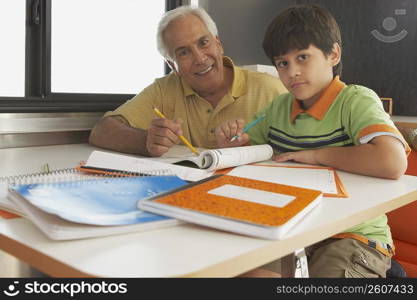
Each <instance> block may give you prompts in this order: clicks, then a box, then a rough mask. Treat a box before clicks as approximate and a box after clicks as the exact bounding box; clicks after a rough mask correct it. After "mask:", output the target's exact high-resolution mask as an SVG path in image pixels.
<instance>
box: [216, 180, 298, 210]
mask: <svg viewBox="0 0 417 300" xmlns="http://www.w3.org/2000/svg"><path fill="white" fill-rule="evenodd" d="M208 193H209V194H213V195H217V196H223V197H228V198H233V199H239V200H243V201H249V202H254V203H259V204H264V205H270V206H275V207H283V206H285V205H287V204H288V203H290V202H291V201H293V200H294V199H295V197H294V196H288V195H284V194H278V193H273V192H267V191H262V190H256V189H252V188H247V187H243V186H238V185H233V184H225V185H222V186H219V187H217V188H215V189H212V190H210V191H209V192H208Z"/></svg>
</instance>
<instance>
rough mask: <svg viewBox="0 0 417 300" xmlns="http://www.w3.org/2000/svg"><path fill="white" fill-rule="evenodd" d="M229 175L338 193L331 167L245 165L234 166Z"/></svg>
mask: <svg viewBox="0 0 417 300" xmlns="http://www.w3.org/2000/svg"><path fill="white" fill-rule="evenodd" d="M228 175H233V176H238V177H244V178H250V179H257V180H262V181H267V182H274V183H280V184H285V185H292V186H299V187H303V188H308V189H314V190H319V191H322V192H323V193H329V194H336V193H337V186H336V179H335V177H334V172H333V170H329V169H321V168H287V167H279V166H273V165H270V166H256V165H245V166H239V167H236V168H234V169H233V170H232V171H230V172H229V173H228Z"/></svg>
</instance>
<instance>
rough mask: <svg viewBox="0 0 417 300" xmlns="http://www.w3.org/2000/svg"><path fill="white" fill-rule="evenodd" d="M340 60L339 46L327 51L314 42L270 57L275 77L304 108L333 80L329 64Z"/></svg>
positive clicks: (331, 68)
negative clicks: (300, 48) (272, 60)
mask: <svg viewBox="0 0 417 300" xmlns="http://www.w3.org/2000/svg"><path fill="white" fill-rule="evenodd" d="M339 60H340V48H339V46H338V45H337V44H335V48H334V49H333V51H332V53H331V54H329V55H324V53H323V52H322V51H321V50H320V49H319V48H317V47H316V46H314V45H310V46H309V47H308V48H307V49H303V50H292V51H290V52H288V53H286V54H285V55H282V56H279V57H274V62H275V67H276V68H277V71H278V74H279V78H280V79H281V80H282V82H283V83H284V85H285V87H286V88H287V89H288V91H289V92H290V93H292V94H293V95H294V96H295V98H296V99H298V100H302V101H303V103H304V105H305V106H306V107H307V108H308V107H310V106H311V105H313V104H314V103H315V102H316V100H317V99H318V98H319V97H320V95H321V92H322V91H323V90H324V89H325V88H327V87H328V86H329V84H330V82H331V81H332V80H333V66H335V65H336V64H337V63H338V62H339Z"/></svg>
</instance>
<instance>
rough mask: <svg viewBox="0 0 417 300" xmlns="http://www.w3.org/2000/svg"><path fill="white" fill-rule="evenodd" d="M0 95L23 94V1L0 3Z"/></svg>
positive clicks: (16, 95)
mask: <svg viewBox="0 0 417 300" xmlns="http://www.w3.org/2000/svg"><path fill="white" fill-rule="evenodd" d="M0 28H1V30H0V40H1V44H2V45H1V47H0V66H1V67H0V82H1V84H0V95H2V96H3V95H4V96H15V97H23V96H24V94H25V0H2V1H0Z"/></svg>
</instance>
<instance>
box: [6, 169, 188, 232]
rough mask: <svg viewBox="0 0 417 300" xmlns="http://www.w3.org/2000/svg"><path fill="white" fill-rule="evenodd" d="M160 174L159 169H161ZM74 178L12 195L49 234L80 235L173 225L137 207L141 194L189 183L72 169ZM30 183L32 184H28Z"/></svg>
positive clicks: (23, 187)
mask: <svg viewBox="0 0 417 300" xmlns="http://www.w3.org/2000/svg"><path fill="white" fill-rule="evenodd" d="M158 174H160V172H158ZM68 176H69V177H74V176H78V179H75V180H66V181H65V180H63V178H61V179H57V178H56V177H54V176H45V178H44V179H43V180H41V181H42V182H39V181H40V180H39V179H38V178H36V177H35V178H32V180H33V181H36V182H37V183H30V180H31V178H29V177H27V178H25V180H26V183H25V184H13V185H11V186H10V187H9V193H8V199H9V200H11V201H12V202H13V203H14V204H15V205H16V206H17V207H18V209H19V210H20V211H22V212H23V214H24V215H25V216H26V217H27V218H28V219H30V220H31V221H32V222H33V223H34V224H35V225H36V226H37V227H39V229H40V230H41V231H43V232H44V233H45V234H46V235H47V236H48V237H49V238H51V239H55V240H68V239H81V238H88V237H97V236H104V235H111V234H120V233H126V232H132V231H141V230H150V229H155V228H161V227H166V226H173V225H176V224H178V223H179V222H178V221H177V220H175V219H172V218H168V217H163V216H159V215H155V214H153V213H148V212H144V211H141V210H139V209H137V206H136V203H137V202H138V200H139V201H140V200H141V199H142V198H146V197H149V196H153V195H157V194H159V193H161V192H164V191H168V190H170V189H174V188H178V187H180V186H183V185H186V184H187V183H186V182H185V181H183V180H182V179H180V178H178V177H177V176H173V175H170V174H166V175H158V176H132V177H109V176H108V177H100V178H93V179H92V178H91V176H87V177H86V176H85V175H84V176H81V174H77V173H74V172H73V171H69V172H68ZM28 181H29V183H28Z"/></svg>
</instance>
